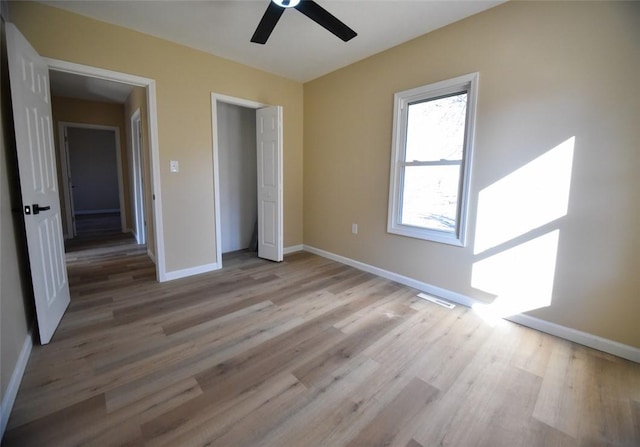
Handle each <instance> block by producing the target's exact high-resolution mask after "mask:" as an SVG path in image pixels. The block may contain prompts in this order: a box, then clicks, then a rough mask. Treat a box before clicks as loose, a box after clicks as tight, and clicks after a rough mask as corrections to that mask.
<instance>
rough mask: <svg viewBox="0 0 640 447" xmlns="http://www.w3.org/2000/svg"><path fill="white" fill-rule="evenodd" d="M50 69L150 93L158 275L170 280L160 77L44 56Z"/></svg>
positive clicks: (159, 277) (149, 123)
mask: <svg viewBox="0 0 640 447" xmlns="http://www.w3.org/2000/svg"><path fill="white" fill-rule="evenodd" d="M43 59H44V60H45V62H46V63H47V65H48V66H49V70H54V71H62V72H65V73H72V74H78V75H82V76H88V77H92V78H98V79H105V80H107V81H115V82H122V83H125V84H130V85H134V86H137V87H143V88H144V89H145V91H146V97H147V114H148V119H147V132H148V136H149V141H148V144H149V152H150V153H149V157H150V159H151V185H149V186H150V187H151V197H152V200H153V207H152V209H153V213H152V214H153V215H152V218H153V221H154V225H153V228H154V230H155V238H154V239H155V258H156V279H157V280H158V281H159V282H163V281H167V280H169V278H168V277H167V268H166V260H165V251H164V228H163V220H162V194H161V188H160V147H159V144H158V111H157V100H156V81H155V80H154V79H150V78H144V77H142V76H136V75H131V74H127V73H120V72H117V71H112V70H106V69H104V68H97V67H91V66H89V65H82V64H76V63H74V62H67V61H62V60H59V59H51V58H46V57H45V58H43Z"/></svg>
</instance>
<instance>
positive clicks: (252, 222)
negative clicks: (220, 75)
mask: <svg viewBox="0 0 640 447" xmlns="http://www.w3.org/2000/svg"><path fill="white" fill-rule="evenodd" d="M211 112H212V129H213V175H214V200H215V203H214V213H215V231H216V264H217V266H218V268H222V262H223V258H222V254H223V253H228V254H229V255H228V256H227V258H228V257H229V256H231V257H233V255H232V253H237V252H238V251H242V252H246V251H247V250H255V251H256V252H257V256H258V257H261V258H263V259H268V260H272V261H276V262H279V261H282V259H283V198H282V194H283V187H282V183H283V182H282V177H283V173H282V171H283V169H282V152H283V151H282V107H279V106H269V105H267V104H262V103H258V102H255V101H250V100H245V99H241V98H235V97H231V96H226V95H219V94H216V93H212V94H211Z"/></svg>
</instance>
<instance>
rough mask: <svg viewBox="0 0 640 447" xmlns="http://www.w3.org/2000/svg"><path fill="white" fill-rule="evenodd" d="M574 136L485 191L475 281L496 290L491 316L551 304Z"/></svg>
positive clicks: (487, 308)
mask: <svg viewBox="0 0 640 447" xmlns="http://www.w3.org/2000/svg"><path fill="white" fill-rule="evenodd" d="M574 146H575V137H571V138H568V139H567V140H565V141H564V142H562V143H560V144H559V145H557V146H556V147H554V148H553V149H550V150H549V151H547V152H545V153H544V154H542V155H541V156H539V157H538V158H536V159H535V160H533V161H531V162H529V163H527V164H526V165H525V166H523V167H521V168H519V169H517V170H516V171H514V172H512V173H511V174H509V175H507V176H506V177H503V178H502V179H500V180H498V181H497V182H495V183H493V184H492V185H490V186H488V187H487V188H485V189H483V190H482V191H480V194H479V197H478V217H477V224H476V234H475V245H474V255H475V256H476V258H477V260H476V261H475V262H474V264H473V269H472V275H471V285H472V287H474V288H476V289H479V290H481V291H483V292H487V293H489V294H492V295H493V296H495V299H494V300H493V302H492V303H490V304H477V305H475V306H474V310H476V311H477V312H478V313H479V314H480V315H482V316H483V317H485V318H486V319H488V320H492V321H495V320H496V319H498V318H503V317H508V316H510V315H516V314H519V313H522V312H526V311H530V310H533V309H539V308H542V307H548V306H550V305H551V301H552V295H553V286H554V279H555V269H556V257H557V253H558V242H559V238H560V229H559V228H558V227H559V224H560V222H561V220H562V219H563V218H564V217H565V216H566V215H567V212H568V206H569V192H570V186H571V175H572V165H573V153H574Z"/></svg>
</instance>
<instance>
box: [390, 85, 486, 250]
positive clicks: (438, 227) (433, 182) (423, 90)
mask: <svg viewBox="0 0 640 447" xmlns="http://www.w3.org/2000/svg"><path fill="white" fill-rule="evenodd" d="M477 84H478V73H473V74H469V75H465V76H460V77H458V78H455V79H450V80H447V81H442V82H436V83H435V84H430V85H426V86H423V87H418V88H414V89H411V90H406V91H403V92H399V93H396V94H395V96H394V112H393V114H394V121H393V150H392V155H391V182H390V191H389V219H388V224H387V231H389V232H390V233H395V234H400V235H403V236H410V237H415V238H419V239H425V240H430V241H436V242H443V243H447V244H452V245H459V246H464V243H465V227H466V213H467V200H468V188H469V177H470V173H471V152H472V146H473V129H474V122H475V104H476V98H477Z"/></svg>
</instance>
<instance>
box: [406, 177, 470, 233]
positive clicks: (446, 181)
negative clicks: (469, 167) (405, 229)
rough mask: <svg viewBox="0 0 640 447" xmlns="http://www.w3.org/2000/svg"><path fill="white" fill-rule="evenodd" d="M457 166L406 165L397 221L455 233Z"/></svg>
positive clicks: (457, 187) (457, 184) (457, 185)
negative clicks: (399, 215) (399, 214)
mask: <svg viewBox="0 0 640 447" xmlns="http://www.w3.org/2000/svg"><path fill="white" fill-rule="evenodd" d="M460 167H461V165H446V166H407V167H405V172H404V188H403V195H402V208H401V222H400V223H401V224H402V225H411V226H414V227H420V228H426V229H429V230H438V231H444V232H448V233H455V232H456V216H457V211H458V210H457V207H458V189H459V180H460Z"/></svg>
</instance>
